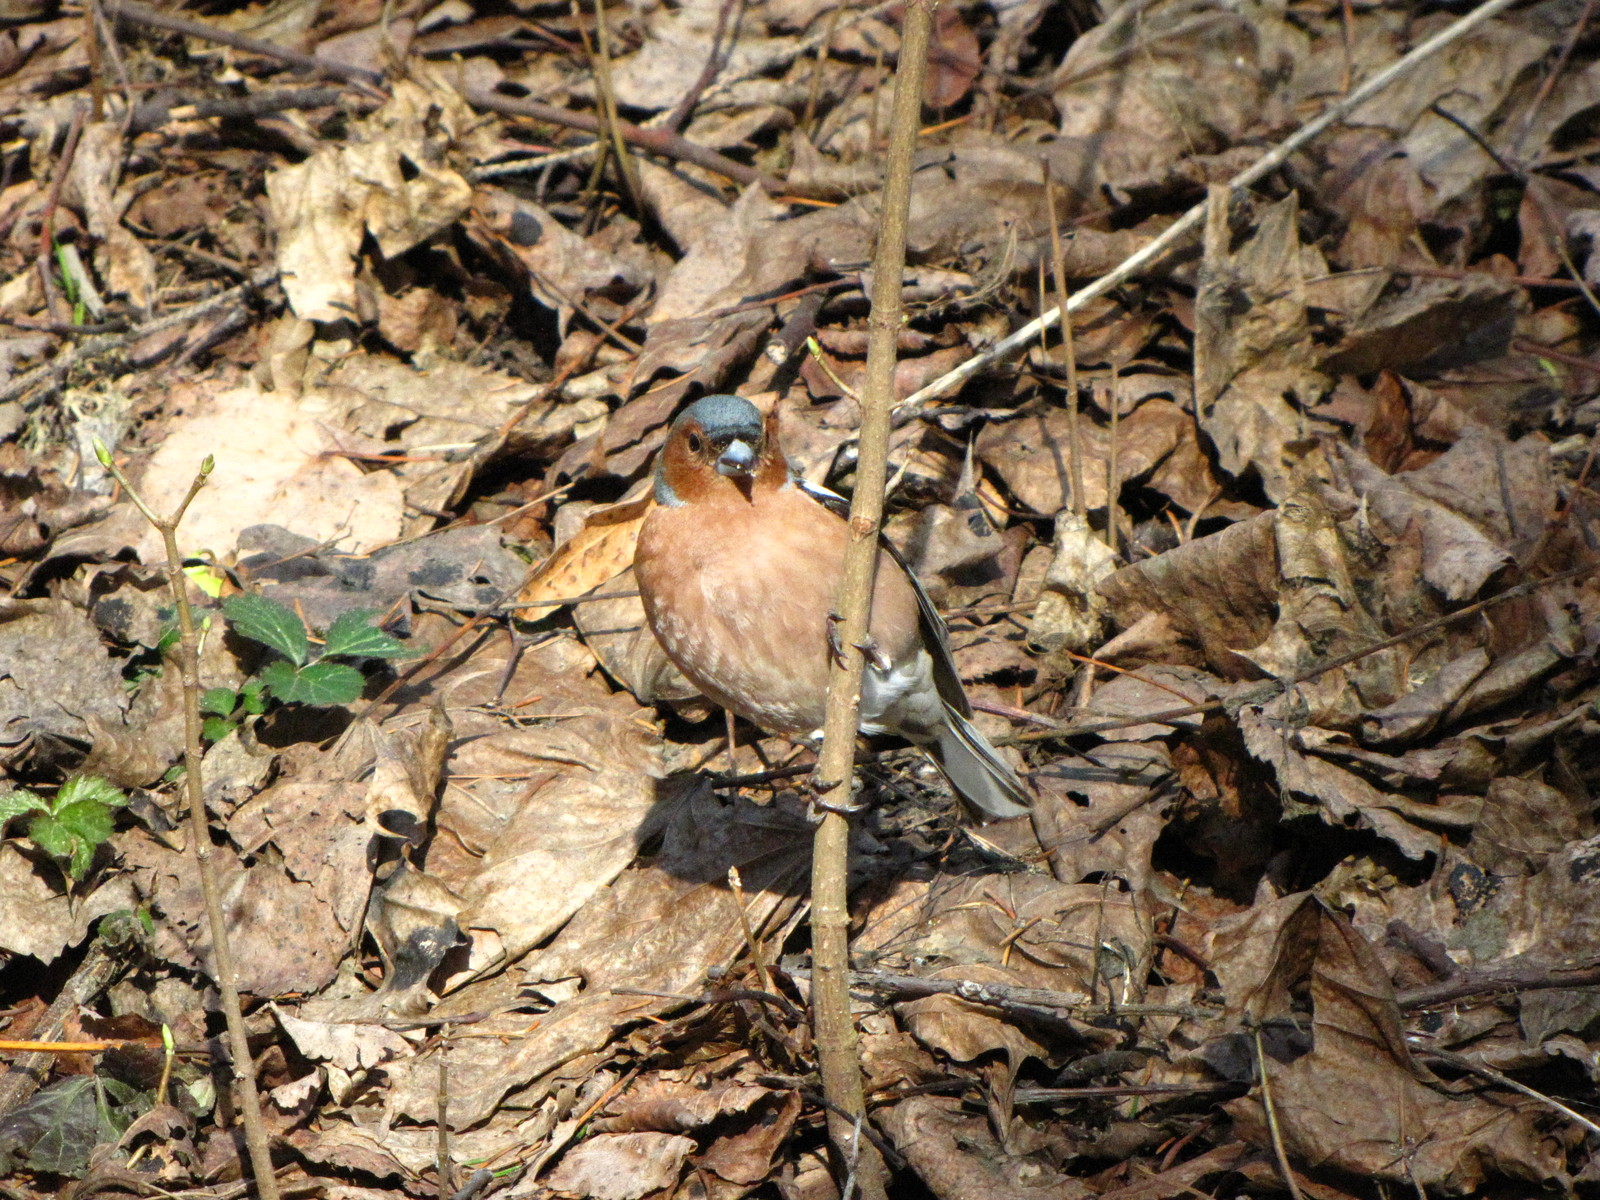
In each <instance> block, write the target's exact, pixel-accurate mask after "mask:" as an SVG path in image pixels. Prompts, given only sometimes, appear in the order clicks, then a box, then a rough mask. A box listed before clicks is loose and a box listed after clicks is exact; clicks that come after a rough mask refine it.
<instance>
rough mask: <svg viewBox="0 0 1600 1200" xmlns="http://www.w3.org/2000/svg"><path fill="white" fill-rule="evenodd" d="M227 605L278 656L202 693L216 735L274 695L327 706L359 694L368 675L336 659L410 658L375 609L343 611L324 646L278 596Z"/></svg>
mask: <svg viewBox="0 0 1600 1200" xmlns="http://www.w3.org/2000/svg"><path fill="white" fill-rule="evenodd" d="M222 611H223V613H224V614H225V615H226V616H227V618H228V623H229V624H230V625H231V626H232V628H233V631H234V632H235V633H237V634H238V635H239V636H240V637H246V638H249V639H250V640H251V641H252V642H260V643H261V644H262V645H263V646H265V647H267V649H269V650H271V651H272V652H273V653H275V654H277V655H278V656H279V657H278V658H277V659H276V660H275V661H273V662H270V663H268V664H267V665H266V666H265V667H263V668H262V669H261V671H260V672H259V673H258V674H257V675H256V677H255V678H254V679H252V680H250V681H249V682H248V683H246V684H245V685H244V686H243V687H241V688H239V689H238V690H237V691H235V690H234V689H232V688H212V689H211V690H210V691H208V692H206V694H205V695H204V696H203V697H202V698H201V700H200V708H201V710H202V711H203V712H206V713H209V714H211V715H210V716H208V717H207V718H206V720H205V723H204V726H203V730H204V733H205V736H206V737H207V738H209V739H210V740H212V741H217V740H219V739H221V738H223V737H226V736H227V734H228V732H229V731H230V730H232V729H234V728H235V727H237V726H238V724H239V723H240V722H241V721H243V720H244V719H245V718H246V717H249V716H259V715H260V714H261V713H263V712H265V711H266V710H267V705H268V703H269V702H270V701H272V700H277V701H279V702H280V703H283V704H310V705H316V706H318V707H322V706H326V705H333V704H350V703H352V702H353V701H355V700H358V699H360V697H361V689H362V688H363V687H364V686H365V685H366V677H365V676H363V675H362V674H361V672H360V671H359V670H357V669H356V668H355V667H353V666H350V665H349V664H348V663H344V662H334V661H332V660H334V659H341V658H343V659H363V658H405V657H407V656H408V655H409V654H410V653H411V651H410V650H409V649H407V647H406V646H405V644H404V643H403V642H400V641H398V640H396V639H395V638H392V637H390V636H389V635H388V634H387V633H384V632H383V630H381V629H379V628H377V627H376V626H375V625H373V624H372V623H371V622H372V618H373V616H374V615H376V614H375V613H373V612H372V611H371V610H361V609H358V610H355V611H352V612H347V613H343V614H341V615H340V617H339V618H338V619H337V620H336V621H334V623H333V624H332V625H330V626H329V627H328V631H327V633H326V634H324V635H323V639H322V647H321V649H320V651H314V650H313V647H312V644H311V635H310V634H309V633H308V632H307V631H306V626H305V622H304V621H302V620H301V619H300V617H299V616H298V614H296V613H295V612H294V611H293V610H292V609H289V608H286V607H284V606H283V605H282V604H279V603H278V602H277V601H276V600H269V599H267V597H265V596H255V595H250V594H248V593H246V594H245V595H242V596H232V597H230V598H229V599H227V600H224V601H223V602H222Z"/></svg>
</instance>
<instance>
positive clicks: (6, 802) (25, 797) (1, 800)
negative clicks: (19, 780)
mask: <svg viewBox="0 0 1600 1200" xmlns="http://www.w3.org/2000/svg"><path fill="white" fill-rule="evenodd" d="M49 808H50V806H49V805H48V804H46V803H45V802H44V801H43V800H41V799H40V798H39V797H38V796H36V795H34V794H33V793H32V792H30V791H28V789H27V788H17V789H16V790H15V791H11V792H7V793H5V794H4V795H3V796H0V825H4V824H5V823H6V822H7V821H9V820H11V818H12V817H20V816H21V815H22V814H23V813H30V812H33V811H34V810H35V809H41V810H45V811H48V810H49Z"/></svg>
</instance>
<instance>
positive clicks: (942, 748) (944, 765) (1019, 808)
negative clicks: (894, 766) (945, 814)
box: [928, 706, 1032, 818]
mask: <svg viewBox="0 0 1600 1200" xmlns="http://www.w3.org/2000/svg"><path fill="white" fill-rule="evenodd" d="M928 750H929V752H930V753H931V754H932V755H933V759H934V761H935V762H937V763H938V764H939V769H940V770H941V771H943V772H944V774H945V778H946V779H948V780H949V781H950V786H951V787H953V788H955V790H956V792H957V793H958V794H959V795H960V796H961V798H962V799H963V800H965V801H966V802H967V803H968V804H970V805H972V806H973V807H974V808H976V809H978V810H979V811H980V812H982V813H983V814H985V815H986V816H990V817H999V818H1004V817H1020V816H1023V815H1024V814H1026V813H1027V811H1028V805H1029V804H1030V803H1031V802H1032V797H1031V796H1029V795H1028V793H1027V790H1026V789H1025V788H1024V787H1023V786H1022V780H1020V779H1018V778H1017V776H1016V773H1015V772H1014V771H1012V769H1011V768H1010V767H1008V766H1007V765H1006V763H1005V761H1004V760H1003V759H1002V758H1001V757H1000V755H999V754H998V753H997V752H996V751H995V748H994V747H993V746H991V745H990V744H989V740H988V739H987V738H986V737H984V736H983V734H981V733H979V732H978V729H977V726H975V725H973V723H972V722H971V721H969V720H967V718H966V717H964V716H962V715H961V714H960V713H959V712H957V711H955V709H953V708H950V707H948V706H946V708H945V723H944V725H943V726H942V727H941V728H940V729H939V734H938V741H936V742H935V743H934V744H933V745H931V746H929V747H928Z"/></svg>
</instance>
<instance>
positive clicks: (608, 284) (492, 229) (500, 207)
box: [468, 188, 655, 337]
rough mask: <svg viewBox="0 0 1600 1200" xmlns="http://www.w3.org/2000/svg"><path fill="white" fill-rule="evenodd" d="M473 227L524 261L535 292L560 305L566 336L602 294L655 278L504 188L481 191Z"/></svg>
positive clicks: (485, 242)
mask: <svg viewBox="0 0 1600 1200" xmlns="http://www.w3.org/2000/svg"><path fill="white" fill-rule="evenodd" d="M468 232H469V234H470V235H471V236H472V237H473V238H474V239H475V240H476V241H477V242H478V243H479V244H480V245H482V246H484V247H485V248H486V249H489V250H491V251H492V252H494V253H495V254H497V255H499V256H501V257H503V258H508V259H510V260H512V261H514V262H516V263H517V264H518V265H519V266H520V268H521V270H522V271H524V272H525V273H526V277H527V285H528V289H529V291H530V292H532V294H533V297H534V298H535V299H536V300H538V301H539V303H541V304H543V305H544V306H545V307H546V308H550V309H553V310H555V313H556V321H557V330H558V332H559V333H560V334H561V336H563V337H565V336H566V333H567V329H568V324H569V322H570V321H571V320H572V316H573V314H574V313H575V312H576V311H577V310H578V308H579V307H580V306H588V305H590V304H592V303H593V302H594V300H595V298H596V296H597V294H606V295H612V296H614V297H615V294H616V293H617V292H618V291H619V289H620V290H622V291H623V292H624V293H630V292H639V291H642V290H643V289H645V288H647V287H650V286H651V285H653V284H654V282H655V277H654V274H653V273H652V272H650V271H647V270H646V269H645V268H644V266H643V265H642V264H641V263H639V262H637V261H635V260H634V259H632V258H627V257H624V256H622V255H620V254H617V253H613V252H612V251H611V250H609V249H608V248H607V247H606V246H605V245H604V244H603V243H602V242H601V241H600V240H599V239H598V238H584V237H580V236H578V235H577V234H576V233H573V232H572V231H571V230H570V229H568V228H567V227H566V226H565V225H563V224H562V223H561V222H560V221H558V220H557V219H556V218H555V216H553V215H552V214H551V213H550V211H549V210H548V209H545V208H543V207H541V206H540V205H538V204H535V203H534V202H533V201H532V200H530V199H528V198H527V197H524V196H516V195H513V194H512V193H510V192H506V191H502V190H500V189H498V188H489V189H484V190H483V191H482V192H480V194H479V196H478V200H477V202H476V203H475V204H474V206H473V213H472V216H471V218H470V221H469V224H468Z"/></svg>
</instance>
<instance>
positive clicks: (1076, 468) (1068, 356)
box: [1040, 163, 1116, 548]
mask: <svg viewBox="0 0 1600 1200" xmlns="http://www.w3.org/2000/svg"><path fill="white" fill-rule="evenodd" d="M1044 194H1045V207H1046V208H1048V209H1049V210H1050V265H1051V267H1052V269H1053V270H1054V273H1055V279H1056V306H1057V307H1056V311H1057V312H1059V313H1060V314H1061V354H1062V357H1063V358H1064V359H1065V360H1066V364H1067V473H1068V478H1069V479H1070V480H1071V482H1072V511H1073V512H1075V513H1077V514H1078V516H1079V517H1080V518H1086V517H1087V515H1088V512H1089V500H1088V497H1087V496H1085V495H1084V491H1083V434H1082V432H1081V431H1080V429H1079V428H1078V347H1077V345H1076V343H1074V342H1073V340H1072V314H1071V311H1070V310H1069V309H1068V308H1067V260H1066V255H1065V254H1063V253H1062V250H1061V222H1060V220H1059V219H1057V217H1056V181H1055V177H1054V176H1052V175H1051V174H1050V164H1049V163H1045V164H1044ZM1040 307H1041V308H1042V307H1043V305H1040ZM1111 545H1112V547H1113V548H1115V547H1116V542H1115V541H1113V542H1112V543H1111Z"/></svg>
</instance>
